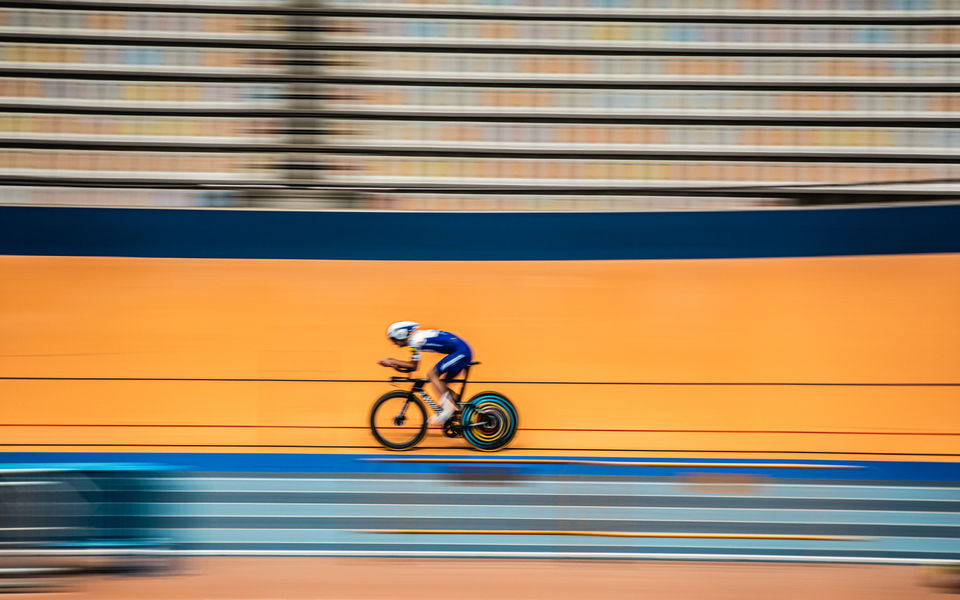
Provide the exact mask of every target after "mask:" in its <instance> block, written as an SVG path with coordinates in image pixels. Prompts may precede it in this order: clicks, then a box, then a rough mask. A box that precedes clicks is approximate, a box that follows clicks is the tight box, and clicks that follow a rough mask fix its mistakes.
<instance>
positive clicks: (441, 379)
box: [427, 345, 473, 423]
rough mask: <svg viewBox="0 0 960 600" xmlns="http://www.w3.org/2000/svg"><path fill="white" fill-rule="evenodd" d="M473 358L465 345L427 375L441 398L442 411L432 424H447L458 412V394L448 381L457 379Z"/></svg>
mask: <svg viewBox="0 0 960 600" xmlns="http://www.w3.org/2000/svg"><path fill="white" fill-rule="evenodd" d="M472 358H473V353H472V352H470V347H469V346H466V345H464V347H462V348H460V349H458V350H457V351H455V352H452V353H450V354H448V355H446V356H444V357H443V358H441V359H440V360H439V361H437V364H436V365H434V367H433V368H432V369H430V372H429V373H427V377H428V378H429V379H430V383H431V384H432V385H433V387H434V389H435V390H436V391H437V394H438V395H439V397H440V406H441V409H442V410H441V412H440V413H439V414H438V415H437V416H436V418H435V419H432V420H431V422H435V423H436V422H445V421H446V420H447V419H449V418H450V415H452V414H453V412H454V411H455V410H456V393H455V392H453V391H452V390H451V389H450V387H449V386H448V385H447V381H449V380H451V379H454V378H456V376H457V375H458V374H459V373H461V372H462V371H463V369H464V368H466V366H467V365H468V364H470V361H471V360H472Z"/></svg>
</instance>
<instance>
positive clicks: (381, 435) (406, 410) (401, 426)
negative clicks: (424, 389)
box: [370, 390, 427, 450]
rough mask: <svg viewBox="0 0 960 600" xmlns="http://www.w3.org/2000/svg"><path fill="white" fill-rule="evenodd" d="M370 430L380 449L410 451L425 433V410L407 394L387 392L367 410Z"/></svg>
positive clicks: (420, 402) (418, 401)
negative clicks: (408, 449)
mask: <svg viewBox="0 0 960 600" xmlns="http://www.w3.org/2000/svg"><path fill="white" fill-rule="evenodd" d="M370 431H371V432H373V437H375V438H376V439H377V441H378V442H380V445H381V446H383V447H384V448H389V449H391V450H406V449H407V448H412V447H413V446H416V445H417V444H419V443H420V440H422V439H423V436H424V435H426V433H427V409H426V408H425V407H424V406H423V402H422V401H421V400H420V399H419V398H417V397H416V396H414V395H413V394H411V393H410V392H403V391H399V390H398V391H395V392H387V393H386V394H384V395H382V396H380V398H378V399H377V401H376V402H375V403H374V405H373V410H371V411H370Z"/></svg>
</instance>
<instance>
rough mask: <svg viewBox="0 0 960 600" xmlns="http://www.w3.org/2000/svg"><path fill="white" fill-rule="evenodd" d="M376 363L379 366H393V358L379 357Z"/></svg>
mask: <svg viewBox="0 0 960 600" xmlns="http://www.w3.org/2000/svg"><path fill="white" fill-rule="evenodd" d="M377 364H378V365H380V366H381V367H392V366H393V359H392V358H381V359H380V360H379V361H377Z"/></svg>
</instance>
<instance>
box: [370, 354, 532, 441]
mask: <svg viewBox="0 0 960 600" xmlns="http://www.w3.org/2000/svg"><path fill="white" fill-rule="evenodd" d="M479 364H480V363H479V362H472V363H470V364H469V365H467V367H466V368H465V369H464V370H463V378H462V379H452V380H450V381H448V382H447V383H448V384H453V383H462V384H463V385H462V386H461V387H460V393H459V394H458V395H457V403H456V404H457V409H456V411H455V412H454V413H453V415H452V416H451V417H450V420H448V421H447V422H446V423H445V424H444V426H443V434H444V435H446V436H447V437H450V438H457V437H463V439H465V440H466V441H467V443H469V444H470V445H471V446H473V447H474V448H476V449H477V450H483V451H487V452H491V451H494V450H499V449H500V448H503V447H504V446H506V445H507V444H508V443H510V440H512V439H513V436H514V435H516V433H517V425H518V421H519V416H518V415H517V409H516V408H515V407H514V405H513V403H512V402H510V400H508V399H507V397H506V396H504V395H503V394H500V393H499V392H480V393H479V394H476V395H475V396H473V397H472V398H470V400H469V401H467V402H463V401H462V400H463V397H464V395H463V394H464V391H466V389H467V380H468V379H469V376H470V367H473V366H475V365H479ZM397 370H398V371H401V372H406V371H405V370H404V369H397ZM428 381H429V380H428V379H427V378H411V377H409V376H404V377H397V376H394V377H391V378H390V382H391V383H393V384H394V385H396V386H398V387H399V385H400V384H405V383H412V384H413V386H412V387H411V388H410V389H409V390H406V389H403V390H394V391H391V392H387V393H386V394H384V395H382V396H380V398H378V399H377V401H376V402H375V403H374V404H373V409H372V410H371V411H370V431H371V432H373V437H375V438H376V440H377V441H378V442H380V444H381V445H382V446H383V447H385V448H389V449H390V450H406V449H408V448H413V447H414V446H416V445H417V444H419V443H420V441H421V440H423V438H424V436H425V435H426V434H427V425H428V422H427V406H429V407H430V409H431V410H433V411H434V412H435V413H438V412H440V407H439V406H438V405H437V403H436V402H434V400H433V398H431V397H430V394H428V393H427V391H426V390H425V389H424V386H425V385H426V383H427V382H428Z"/></svg>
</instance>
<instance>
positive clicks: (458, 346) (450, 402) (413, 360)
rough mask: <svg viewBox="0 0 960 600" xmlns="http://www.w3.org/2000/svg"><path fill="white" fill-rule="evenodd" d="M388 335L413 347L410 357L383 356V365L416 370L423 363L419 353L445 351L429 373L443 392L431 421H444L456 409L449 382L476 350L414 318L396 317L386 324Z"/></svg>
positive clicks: (402, 345) (399, 343)
mask: <svg viewBox="0 0 960 600" xmlns="http://www.w3.org/2000/svg"><path fill="white" fill-rule="evenodd" d="M387 337H388V338H390V341H391V342H393V343H394V344H396V345H397V346H399V347H400V348H403V347H408V348H410V351H411V355H410V360H399V359H396V358H384V359H381V360H380V361H378V362H377V364H379V365H380V366H382V367H393V368H395V369H396V368H399V369H404V370H409V371H415V370H416V369H417V366H418V365H419V364H420V353H421V352H422V351H424V352H439V353H441V354H445V355H446V356H444V357H443V358H441V359H440V360H438V361H437V364H436V365H434V367H433V368H432V369H430V372H429V373H427V377H428V378H429V379H430V383H431V384H433V387H434V389H435V390H437V394H438V395H439V396H440V412H438V413H437V414H436V415H434V416H433V417H431V418H430V424H431V425H437V424H440V425H442V424H444V423H446V422H447V421H448V420H449V419H450V417H451V416H452V415H453V413H454V411H455V410H456V409H457V405H456V404H455V403H454V397H455V396H456V393H455V392H453V391H451V390H450V388H449V387H447V382H448V381H449V380H451V379H454V378H455V377H456V376H457V375H459V374H460V372H461V371H463V369H464V368H466V366H467V365H469V364H470V361H471V360H473V351H472V350H471V349H470V346H469V345H467V343H466V342H465V341H463V339H461V338H460V337H457V336H456V335H454V334H452V333H449V332H447V331H439V330H436V329H420V324H419V323H414V322H413V321H397V322H396V323H393V324H391V325H390V327H387Z"/></svg>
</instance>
